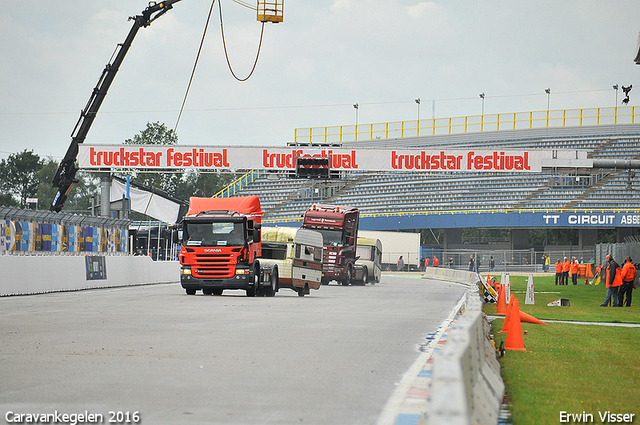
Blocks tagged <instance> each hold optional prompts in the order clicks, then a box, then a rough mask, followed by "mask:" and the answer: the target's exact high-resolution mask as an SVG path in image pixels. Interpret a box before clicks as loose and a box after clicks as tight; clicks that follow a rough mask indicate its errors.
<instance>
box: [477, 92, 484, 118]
mask: <svg viewBox="0 0 640 425" xmlns="http://www.w3.org/2000/svg"><path fill="white" fill-rule="evenodd" d="M478 96H480V99H482V114H481V115H484V93H480V94H479V95H478Z"/></svg>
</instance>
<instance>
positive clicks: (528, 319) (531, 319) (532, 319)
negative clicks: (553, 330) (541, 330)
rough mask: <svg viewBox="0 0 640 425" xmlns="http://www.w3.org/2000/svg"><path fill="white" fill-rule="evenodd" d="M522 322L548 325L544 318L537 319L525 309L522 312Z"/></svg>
mask: <svg viewBox="0 0 640 425" xmlns="http://www.w3.org/2000/svg"><path fill="white" fill-rule="evenodd" d="M520 322H527V323H535V324H537V325H546V323H545V322H543V321H542V320H540V319H536V318H535V317H533V316H531V315H530V314H527V313H525V312H524V311H521V312H520Z"/></svg>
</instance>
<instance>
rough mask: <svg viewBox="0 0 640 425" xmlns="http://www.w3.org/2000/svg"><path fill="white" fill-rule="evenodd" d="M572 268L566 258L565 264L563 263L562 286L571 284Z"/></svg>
mask: <svg viewBox="0 0 640 425" xmlns="http://www.w3.org/2000/svg"><path fill="white" fill-rule="evenodd" d="M570 268H571V263H570V262H569V260H567V257H564V262H563V263H562V283H561V285H568V284H569V269H570Z"/></svg>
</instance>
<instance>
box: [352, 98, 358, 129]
mask: <svg viewBox="0 0 640 425" xmlns="http://www.w3.org/2000/svg"><path fill="white" fill-rule="evenodd" d="M353 108H354V109H355V110H356V127H358V104H357V103H354V104H353ZM356 131H357V130H356Z"/></svg>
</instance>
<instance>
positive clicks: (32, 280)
mask: <svg viewBox="0 0 640 425" xmlns="http://www.w3.org/2000/svg"><path fill="white" fill-rule="evenodd" d="M0 270H2V271H3V273H2V279H1V280H0V296H10V295H30V294H43V293H48V292H63V291H78V290H83V289H96V288H113V287H121V286H134V285H150V284H156V283H179V282H180V264H179V263H178V262H177V261H153V260H152V259H151V257H148V256H126V255H116V256H106V255H102V256H101V255H45V256H42V255H0Z"/></svg>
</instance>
